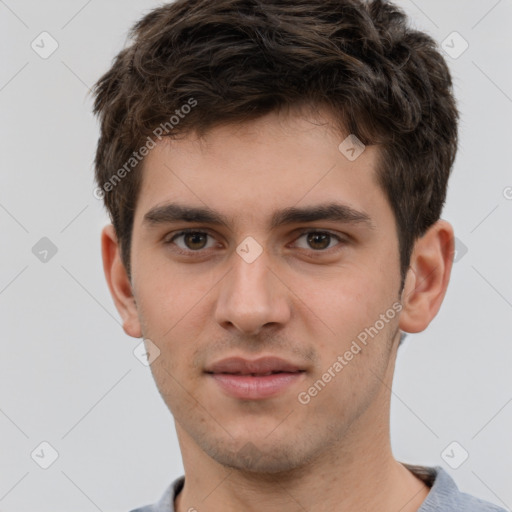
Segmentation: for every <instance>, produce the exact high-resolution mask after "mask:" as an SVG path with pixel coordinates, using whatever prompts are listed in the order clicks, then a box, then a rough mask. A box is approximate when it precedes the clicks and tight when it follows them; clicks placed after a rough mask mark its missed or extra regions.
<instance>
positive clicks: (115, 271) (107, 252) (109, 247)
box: [101, 224, 142, 338]
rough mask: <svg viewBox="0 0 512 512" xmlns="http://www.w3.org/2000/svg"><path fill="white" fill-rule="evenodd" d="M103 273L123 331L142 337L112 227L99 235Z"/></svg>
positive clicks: (104, 229)
mask: <svg viewBox="0 0 512 512" xmlns="http://www.w3.org/2000/svg"><path fill="white" fill-rule="evenodd" d="M101 253H102V258H103V271H104V273H105V279H106V280H107V284H108V288H109V290H110V294H111V295H112V299H113V300H114V304H115V306H116V309H117V311H118V312H119V314H120V315H121V318H122V320H123V329H124V331H125V332H126V334H128V336H132V337H133V338H140V337H142V330H141V326H140V321H139V315H138V311H137V305H136V303H135V297H134V296H133V291H132V286H131V283H130V280H129V279H128V274H127V272H126V268H125V266H124V265H123V262H122V259H121V252H120V247H119V244H118V240H117V236H116V233H115V230H114V226H113V225H112V224H109V225H107V226H105V227H104V228H103V230H102V233H101Z"/></svg>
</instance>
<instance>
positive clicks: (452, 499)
mask: <svg viewBox="0 0 512 512" xmlns="http://www.w3.org/2000/svg"><path fill="white" fill-rule="evenodd" d="M403 465H404V466H405V467H406V468H407V469H409V470H410V471H412V472H413V473H414V474H415V475H416V476H418V477H419V478H420V479H421V480H423V481H424V482H425V483H427V484H428V485H430V486H431V489H430V492H429V494H428V496H427V498H426V499H425V501H424V502H423V504H422V505H421V507H420V508H419V510H418V512H452V511H453V512H455V511H460V510H464V512H506V510H505V509H504V508H501V507H499V506H498V505H494V504H492V503H490V502H488V501H485V500H482V499H480V498H477V497H476V496H472V495H470V494H467V493H464V492H460V491H459V489H458V487H457V485H456V484H455V481H454V480H453V478H452V477H451V476H450V475H449V474H448V473H447V472H446V471H445V470H444V469H443V468H442V467H441V466H435V467H426V466H413V465H410V464H403Z"/></svg>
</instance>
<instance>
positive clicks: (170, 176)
mask: <svg viewBox="0 0 512 512" xmlns="http://www.w3.org/2000/svg"><path fill="white" fill-rule="evenodd" d="M322 120H323V122H322V123H320V122H318V119H317V118H315V119H313V118H312V117H311V116H309V117H308V116H304V115H302V116H301V115H299V114H298V113H293V112H289V113H287V114H284V113H281V114H277V113H272V114H270V115H267V116H265V117H263V118H260V119H259V120H257V121H252V122H250V123H247V124H244V125H240V126H234V125H226V126H222V127H217V128H214V129H212V130H211V131H210V132H209V133H208V134H207V136H206V137H205V138H204V139H201V140H199V139H198V138H197V137H196V136H194V135H192V134H191V135H188V136H186V137H184V138H181V139H179V140H172V141H171V140H167V141H162V142H161V143H159V144H158V145H157V147H156V148H155V149H153V150H152V151H151V152H150V154H149V155H148V156H147V157H146V161H145V165H144V170H143V184H142V187H141V190H140V195H139V198H138V202H137V207H136V212H135V220H134V228H133V239H132V256H131V258H132V260H131V261H132V269H133V274H132V288H133V295H134V298H135V301H136V305H137V317H138V322H140V329H141V332H142V335H143V336H144V338H145V339H149V340H151V343H153V344H154V345H156V346H157V347H158V349H159V350H160V355H159V356H158V357H157V358H156V359H155V360H154V362H153V363H152V365H151V369H152V372H153V376H154V378H155V381H156V384H157V386H158V388H159V391H160V393H161V395H162V397H163V399H164V400H165V402H166V404H167V406H168V407H169V409H170V411H171V412H172V414H173V416H174V419H175V421H176V426H177V430H178V435H179V437H180V442H183V440H184V439H188V440H189V441H188V442H190V443H193V444H194V445H195V446H196V447H198V448H199V449H200V450H202V451H203V452H205V453H206V454H208V455H209V456H210V457H211V458H213V459H214V460H215V461H217V462H219V463H221V464H224V465H227V466H231V467H236V468H239V469H247V470H252V471H262V472H277V471H282V470H289V469H292V468H299V467H301V466H302V465H304V464H305V463H306V462H311V461H312V460H314V459H315V458H316V457H320V456H321V455H322V454H325V453H327V452H328V451H329V450H331V449H332V447H333V445H334V444H335V443H339V442H341V441H342V440H343V439H347V438H348V436H353V435H354V434H355V432H357V431H358V429H360V428H361V426H362V425H363V423H365V424H368V422H370V421H372V422H375V421H378V420H377V418H379V417H381V416H379V414H381V413H382V411H383V409H382V407H383V403H382V401H383V396H385V393H383V388H384V384H383V380H386V381H387V382H389V372H390V366H391V364H392V359H393V356H394V351H393V350H392V348H393V347H395V345H396V343H397V340H398V335H399V331H398V317H399V314H398V309H397V304H398V302H397V301H398V300H399V297H400V294H399V285H400V274H399V250H398V239H397V232H396V225H395V220H394V216H393V213H392V211H391V208H390V206H389V204H388V202H387V200H386V198H385V196H384V193H383V191H382V190H381V189H380V188H379V186H378V184H377V181H376V175H375V169H376V166H377V156H378V150H377V148H376V147H366V148H365V150H364V151H363V153H362V154H361V155H360V156H359V157H358V158H357V159H355V160H354V161H351V160H349V159H348V158H347V157H346V156H345V154H343V153H342V152H341V151H340V149H338V146H339V145H340V143H341V142H342V141H343V140H344V139H345V137H346V135H340V134H336V132H335V130H333V129H332V128H331V129H330V128H329V126H328V124H326V123H328V122H329V117H328V114H327V113H325V112H324V115H323V118H322ZM349 154H350V152H349ZM177 207H180V208H177ZM188 209H193V211H192V210H188ZM183 230H191V231H190V232H188V233H183ZM363 340H364V341H363ZM357 347H358V348H357ZM150 352H151V349H150ZM267 356H272V357H278V358H281V359H282V360H284V361H286V362H288V363H289V364H290V365H291V366H292V367H293V368H292V371H281V372H280V373H277V374H275V375H274V376H266V377H264V376H262V375H261V374H262V373H264V372H263V371H260V370H258V372H259V373H258V376H251V375H245V376H241V375H238V376H235V375H231V376H229V375H226V374H225V373H224V375H220V373H216V374H212V373H208V371H211V370H212V368H214V366H215V364H216V363H218V362H220V361H222V360H224V359H226V358H230V357H240V358H243V359H246V360H250V361H253V360H256V359H260V358H262V357H267ZM251 368H252V367H251ZM297 369H298V370H300V371H298V372H297V371H296V370H297ZM224 370H226V368H224ZM289 370H290V368H289ZM221 373H222V372H221ZM231 373H233V372H231ZM242 373H246V374H247V373H249V371H248V370H247V368H246V371H245V372H242ZM371 426H372V427H373V428H374V425H371ZM241 454H243V455H244V456H243V457H241Z"/></svg>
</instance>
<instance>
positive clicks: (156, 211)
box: [142, 203, 375, 229]
mask: <svg viewBox="0 0 512 512" xmlns="http://www.w3.org/2000/svg"><path fill="white" fill-rule="evenodd" d="M319 220H325V221H336V222H343V223H347V224H365V225H366V226H367V227H368V228H370V229H375V225H374V223H373V221H372V219H371V217H370V216H369V215H368V214H367V213H365V212H363V211H358V210H355V209H354V208H352V207H350V206H348V205H344V204H340V203H326V204H319V205H315V206H307V207H303V208H297V207H290V208H284V209H283V210H279V211H277V212H275V213H274V214H273V215H272V219H271V221H270V228H271V229H275V228H277V227H279V226H284V225H289V224H299V223H308V222H314V221H319ZM173 222H191V223H192V222H194V223H204V224H211V225H217V226H224V227H226V228H228V229H229V219H228V218H227V217H224V216H223V215H221V214H219V213H218V212H216V211H215V210H212V209H211V208H208V207H191V206H184V205H180V204H177V203H167V204H164V205H160V206H156V207H154V208H151V209H150V210H149V211H148V212H147V213H146V214H145V215H144V218H143V221H142V224H143V225H146V226H148V227H155V226H157V225H161V224H169V223H173Z"/></svg>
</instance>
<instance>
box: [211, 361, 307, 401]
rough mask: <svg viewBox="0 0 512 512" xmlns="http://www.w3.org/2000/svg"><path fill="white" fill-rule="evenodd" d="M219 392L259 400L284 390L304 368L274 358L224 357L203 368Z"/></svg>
mask: <svg viewBox="0 0 512 512" xmlns="http://www.w3.org/2000/svg"><path fill="white" fill-rule="evenodd" d="M205 373H206V375H208V376H209V377H210V378H212V379H213V381H214V382H215V383H216V384H217V385H218V386H219V388H220V389H221V391H222V392H223V393H224V394H226V395H228V396H230V397H232V398H238V399H244V400H261V399H265V398H271V397H274V396H277V395H279V394H281V393H283V392H284V391H285V390H287V389H288V388H289V387H290V386H292V385H293V384H295V383H297V382H299V381H301V380H302V379H303V378H304V374H305V373H306V370H305V369H304V368H301V367H299V366H298V365H296V364H294V363H291V362H289V361H286V360H284V359H281V358H276V357H264V358H260V359H257V360H252V361H251V360H248V359H244V358H239V357H238V358H237V357H233V358H229V359H223V360H222V361H219V362H217V363H214V364H213V365H211V366H210V367H209V368H207V369H206V370H205Z"/></svg>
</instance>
